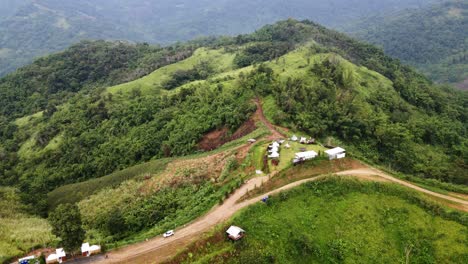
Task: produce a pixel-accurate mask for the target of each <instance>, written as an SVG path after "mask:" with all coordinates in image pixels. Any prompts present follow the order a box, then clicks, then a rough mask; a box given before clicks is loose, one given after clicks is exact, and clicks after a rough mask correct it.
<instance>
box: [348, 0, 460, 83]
mask: <svg viewBox="0 0 468 264" xmlns="http://www.w3.org/2000/svg"><path fill="white" fill-rule="evenodd" d="M467 24H468V3H467V2H466V1H458V0H453V1H447V2H444V3H442V4H437V5H434V6H430V7H426V8H423V9H411V10H407V11H404V12H399V13H396V14H392V15H387V16H384V17H383V18H382V17H373V18H369V19H365V20H363V21H362V22H359V23H357V24H354V25H351V26H350V28H347V29H346V31H348V32H350V33H352V34H354V35H355V36H357V37H358V38H360V39H363V40H365V41H368V42H371V43H374V44H377V45H379V46H382V47H383V49H384V50H385V52H386V53H387V54H389V55H390V56H394V57H397V58H399V59H401V60H402V61H403V62H404V63H409V64H411V65H414V66H416V67H417V68H419V69H420V70H422V72H423V73H426V74H427V75H428V76H429V77H430V78H431V79H433V80H436V81H438V82H450V83H457V82H461V81H463V80H465V79H467V78H468V57H467V49H468V47H467V42H466V39H467V38H468V26H467ZM364 25H367V27H365V26H364Z"/></svg>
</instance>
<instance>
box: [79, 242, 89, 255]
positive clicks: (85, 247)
mask: <svg viewBox="0 0 468 264" xmlns="http://www.w3.org/2000/svg"><path fill="white" fill-rule="evenodd" d="M88 251H89V243H83V244H82V245H81V253H83V252H88Z"/></svg>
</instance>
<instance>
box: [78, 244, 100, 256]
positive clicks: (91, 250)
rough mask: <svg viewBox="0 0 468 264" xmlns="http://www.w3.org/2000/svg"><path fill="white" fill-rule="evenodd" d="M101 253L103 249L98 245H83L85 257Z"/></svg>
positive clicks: (82, 249)
mask: <svg viewBox="0 0 468 264" xmlns="http://www.w3.org/2000/svg"><path fill="white" fill-rule="evenodd" d="M100 252H101V247H100V246H97V245H92V246H90V245H89V243H83V244H82V245H81V254H82V255H83V256H84V257H89V256H91V255H93V254H98V253H100Z"/></svg>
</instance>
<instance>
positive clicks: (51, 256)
mask: <svg viewBox="0 0 468 264" xmlns="http://www.w3.org/2000/svg"><path fill="white" fill-rule="evenodd" d="M57 259H58V257H57V254H50V255H49V256H47V259H46V260H47V261H52V260H57Z"/></svg>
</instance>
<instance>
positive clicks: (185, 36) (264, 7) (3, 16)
mask: <svg viewBox="0 0 468 264" xmlns="http://www.w3.org/2000/svg"><path fill="white" fill-rule="evenodd" d="M439 1H440V0H430V1H424V0H381V1H374V0H329V1H323V0H289V1H285V0H236V1H234V0H219V1H208V0H178V1H170V0H147V1H130V0H81V1H72V0H16V1H15V0H2V4H1V5H0V76H1V75H5V74H6V73H8V72H11V71H13V70H14V69H16V68H17V67H20V66H23V65H26V64H28V63H30V62H31V61H32V60H33V58H35V57H37V56H41V55H45V54H48V53H51V52H55V51H59V50H63V49H65V48H66V47H68V46H70V45H71V44H73V43H76V42H78V41H79V40H83V39H107V40H113V39H120V40H129V41H134V42H150V43H161V44H168V43H173V42H176V41H185V40H189V39H193V38H196V37H199V36H206V35H234V34H239V33H247V32H252V31H254V30H255V29H257V28H259V27H261V26H263V25H265V24H268V23H273V22H276V21H277V20H280V19H285V18H288V17H294V18H297V19H305V18H307V19H311V20H314V21H317V22H319V23H322V24H324V25H326V26H329V27H333V28H342V27H344V26H345V25H347V24H349V23H351V22H352V21H356V20H358V19H364V18H367V17H369V16H370V15H372V16H374V15H378V16H382V15H385V14H388V13H392V12H396V11H401V10H403V9H406V8H419V7H424V6H427V5H428V4H429V3H433V2H439ZM363 26H366V25H363Z"/></svg>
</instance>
